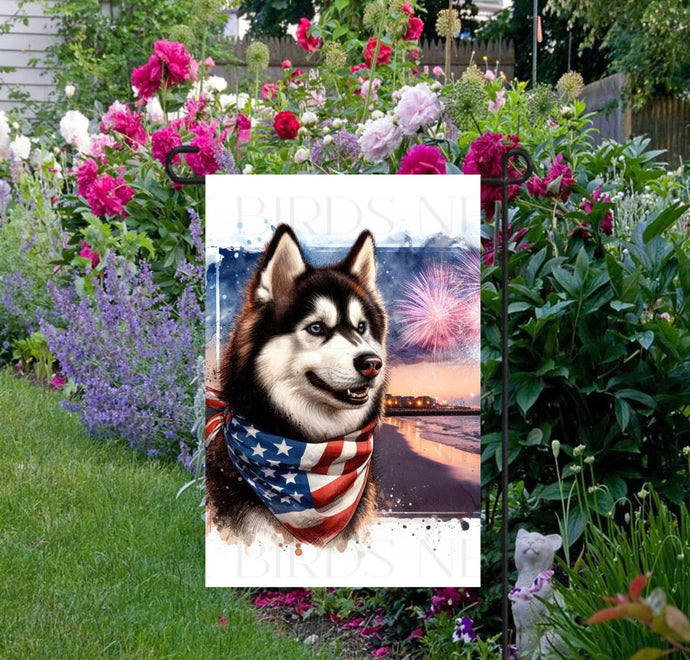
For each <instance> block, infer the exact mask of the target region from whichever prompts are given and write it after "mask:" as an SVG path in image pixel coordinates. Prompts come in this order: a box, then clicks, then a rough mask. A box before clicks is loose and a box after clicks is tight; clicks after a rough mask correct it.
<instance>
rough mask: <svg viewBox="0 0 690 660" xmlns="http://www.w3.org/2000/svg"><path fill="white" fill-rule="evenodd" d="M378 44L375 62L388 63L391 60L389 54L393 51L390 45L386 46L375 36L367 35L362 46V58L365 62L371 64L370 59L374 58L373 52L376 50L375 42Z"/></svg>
mask: <svg viewBox="0 0 690 660" xmlns="http://www.w3.org/2000/svg"><path fill="white" fill-rule="evenodd" d="M377 43H378V46H379V54H378V57H377V58H376V64H388V62H390V61H391V54H392V53H393V48H392V46H387V45H386V44H384V43H380V42H379V41H378V39H377V38H376V37H369V40H368V41H367V45H366V47H365V48H364V59H365V60H366V63H367V64H368V65H370V66H371V61H372V60H373V59H374V52H375V51H376V44H377Z"/></svg>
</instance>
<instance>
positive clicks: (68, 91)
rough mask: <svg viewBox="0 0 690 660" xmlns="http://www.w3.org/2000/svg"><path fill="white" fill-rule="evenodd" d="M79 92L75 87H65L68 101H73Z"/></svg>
mask: <svg viewBox="0 0 690 660" xmlns="http://www.w3.org/2000/svg"><path fill="white" fill-rule="evenodd" d="M76 91H77V88H76V87H75V86H74V85H65V96H66V97H67V98H68V99H71V98H72V97H73V96H74V92H76Z"/></svg>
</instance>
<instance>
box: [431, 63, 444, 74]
mask: <svg viewBox="0 0 690 660" xmlns="http://www.w3.org/2000/svg"><path fill="white" fill-rule="evenodd" d="M431 73H433V74H434V75H435V76H442V75H443V67H440V66H439V65H438V64H437V65H436V66H435V67H434V68H433V69H432V70H431Z"/></svg>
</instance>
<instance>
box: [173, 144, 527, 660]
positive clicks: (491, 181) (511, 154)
mask: <svg viewBox="0 0 690 660" xmlns="http://www.w3.org/2000/svg"><path fill="white" fill-rule="evenodd" d="M198 151H199V148H198V147H191V146H180V147H175V148H174V149H171V150H170V151H169V152H168V155H167V157H166V159H165V171H166V173H167V175H168V176H169V177H170V180H171V181H174V182H175V183H179V184H193V185H204V183H205V180H204V177H198V176H193V177H180V176H177V174H175V172H174V170H173V159H174V158H175V157H176V156H177V155H178V154H185V153H197V152H198ZM513 158H518V159H520V160H522V162H523V164H524V168H525V169H524V172H522V173H521V174H520V175H519V176H516V177H510V176H509V173H508V170H509V168H510V165H511V159H513ZM501 166H502V177H501V178H500V179H496V178H484V179H482V185H490V186H501V189H502V191H501V192H502V195H501V234H500V236H501V238H500V243H501V276H502V287H503V297H502V303H503V305H502V307H503V319H502V326H501V337H502V350H501V355H502V358H501V369H502V387H501V399H502V400H501V403H502V410H501V421H502V442H501V478H502V479H501V508H502V511H503V514H502V521H501V523H502V538H503V541H502V545H503V566H502V573H503V598H502V616H503V659H504V660H508V659H509V658H510V644H509V641H510V640H509V636H508V620H509V614H510V611H509V605H510V603H509V600H508V572H509V570H508V569H509V559H510V557H509V552H510V538H509V534H508V378H509V371H508V284H509V282H508V239H509V233H508V198H509V192H510V186H518V185H521V184H523V183H525V181H527V179H529V177H530V176H531V174H532V159H531V158H530V155H529V154H528V153H527V152H526V151H525V150H524V149H522V148H520V147H514V148H512V149H509V150H508V151H506V152H505V153H504V154H503V159H502V163H501ZM494 243H496V241H494ZM497 247H498V246H497V245H494V254H495V253H496V249H497Z"/></svg>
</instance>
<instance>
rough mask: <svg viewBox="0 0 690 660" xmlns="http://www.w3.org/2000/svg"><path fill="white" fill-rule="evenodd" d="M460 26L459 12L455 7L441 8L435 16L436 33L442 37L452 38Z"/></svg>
mask: <svg viewBox="0 0 690 660" xmlns="http://www.w3.org/2000/svg"><path fill="white" fill-rule="evenodd" d="M461 28H462V23H461V22H460V14H458V12H457V11H456V10H455V9H450V10H449V9H442V10H441V11H440V12H438V15H437V16H436V34H438V36H439V37H441V38H442V39H446V38H448V39H452V38H453V37H455V36H456V35H457V34H458V33H459V32H460V29H461Z"/></svg>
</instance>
